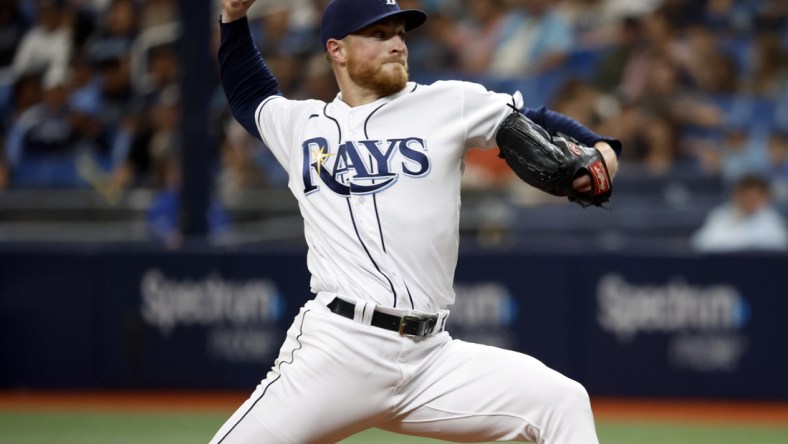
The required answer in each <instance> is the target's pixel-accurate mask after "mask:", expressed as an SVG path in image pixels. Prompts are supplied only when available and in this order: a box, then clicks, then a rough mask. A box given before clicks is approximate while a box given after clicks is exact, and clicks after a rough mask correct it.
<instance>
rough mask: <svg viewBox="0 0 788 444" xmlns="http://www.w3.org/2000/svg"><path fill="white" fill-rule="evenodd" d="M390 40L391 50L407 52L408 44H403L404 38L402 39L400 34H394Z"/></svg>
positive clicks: (401, 52)
mask: <svg viewBox="0 0 788 444" xmlns="http://www.w3.org/2000/svg"><path fill="white" fill-rule="evenodd" d="M391 42H392V46H391V52H397V53H400V54H407V53H408V46H407V45H406V44H405V39H403V38H402V36H401V35H395V36H394V37H393V38H392V39H391Z"/></svg>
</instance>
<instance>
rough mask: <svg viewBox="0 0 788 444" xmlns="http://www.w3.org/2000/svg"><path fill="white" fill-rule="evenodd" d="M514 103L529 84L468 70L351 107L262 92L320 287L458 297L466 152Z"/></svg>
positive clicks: (376, 295)
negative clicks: (473, 75) (492, 87)
mask: <svg viewBox="0 0 788 444" xmlns="http://www.w3.org/2000/svg"><path fill="white" fill-rule="evenodd" d="M435 105H440V107H436V106H435ZM507 105H509V106H515V107H517V108H518V109H519V108H521V107H522V105H523V103H522V97H521V95H520V93H519V92H518V93H515V94H514V95H509V94H499V93H493V92H489V91H487V90H486V89H485V88H484V87H482V86H481V85H477V84H474V83H468V82H458V81H447V82H437V83H435V84H432V85H421V84H416V83H408V85H407V87H406V88H405V89H404V90H403V91H402V92H400V93H398V94H395V95H392V96H388V97H384V98H382V99H379V100H377V101H375V102H373V103H369V104H366V105H363V106H358V107H353V108H351V107H350V106H348V105H347V104H346V103H345V102H343V101H342V99H341V94H340V95H339V96H337V98H336V99H335V100H334V101H333V102H331V103H328V104H326V103H325V102H322V101H317V100H306V101H294V100H288V99H285V98H283V97H280V96H272V97H269V98H268V99H266V100H265V101H263V102H262V103H261V104H260V105H259V107H258V108H257V111H256V114H255V120H256V123H257V127H258V130H259V132H260V134H261V136H262V139H263V141H264V142H265V144H266V145H267V146H268V147H269V148H270V149H271V150H272V152H273V153H274V155H275V156H276V158H277V160H278V161H279V163H281V164H282V166H283V167H284V168H285V169H286V170H287V172H288V174H289V187H290V189H291V190H292V192H293V194H294V195H295V197H296V199H297V200H298V203H299V206H300V210H301V214H302V215H303V218H304V221H305V235H306V241H307V245H308V247H309V253H308V257H307V264H308V267H309V271H310V272H311V274H312V281H311V289H312V291H313V292H314V293H318V292H321V291H322V292H330V293H336V294H340V295H344V296H346V297H348V298H352V299H356V300H366V301H370V302H374V303H376V304H378V305H382V306H388V307H396V308H403V309H413V310H418V311H423V312H436V311H438V310H440V309H445V308H446V307H447V306H448V305H450V304H452V303H453V302H454V291H453V288H452V281H453V278H454V270H455V266H456V262H457V249H458V241H459V211H460V177H461V175H462V169H463V157H464V154H465V151H466V149H468V148H470V147H480V148H485V147H490V146H493V145H494V144H495V140H494V138H495V133H496V129H497V127H498V126H499V124H500V123H501V121H502V120H503V119H504V118H505V117H506V116H507V115H508V114H509V113H511V112H512V109H511V108H510V107H509V106H507Z"/></svg>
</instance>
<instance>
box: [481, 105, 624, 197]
mask: <svg viewBox="0 0 788 444" xmlns="http://www.w3.org/2000/svg"><path fill="white" fill-rule="evenodd" d="M495 139H496V141H497V142H498V148H500V150H501V152H500V154H499V157H501V158H503V159H504V160H506V163H507V164H508V165H509V168H511V169H512V171H514V172H515V174H517V176H518V177H520V179H522V180H523V181H525V182H526V183H528V184H529V185H531V186H533V187H535V188H538V189H540V190H542V191H545V192H547V193H550V194H552V195H555V196H566V197H567V198H569V200H570V201H572V202H577V203H578V204H580V205H582V206H583V207H587V206H590V205H596V206H602V204H603V203H605V202H607V201H608V200H610V195H611V194H612V192H613V187H612V182H611V181H610V174H609V173H608V171H607V164H606V163H605V159H604V158H603V157H602V154H601V153H600V152H599V151H597V149H596V148H593V147H587V146H583V145H580V144H579V143H578V142H577V141H575V140H573V139H572V138H570V137H567V136H565V135H562V134H557V135H550V134H549V133H548V132H547V131H546V130H545V129H544V128H542V127H541V126H539V125H537V124H536V123H534V122H533V121H531V120H530V119H529V118H528V117H526V116H524V115H523V114H521V113H520V112H518V111H515V112H513V113H512V114H510V115H509V116H508V117H507V118H506V119H504V121H503V122H502V123H501V126H500V127H499V128H498V133H497V135H496V136H495ZM583 174H589V175H590V176H591V186H592V191H591V192H590V193H585V194H580V193H578V192H576V191H575V190H574V188H573V186H572V183H573V181H574V179H575V178H577V177H578V176H580V175H583Z"/></svg>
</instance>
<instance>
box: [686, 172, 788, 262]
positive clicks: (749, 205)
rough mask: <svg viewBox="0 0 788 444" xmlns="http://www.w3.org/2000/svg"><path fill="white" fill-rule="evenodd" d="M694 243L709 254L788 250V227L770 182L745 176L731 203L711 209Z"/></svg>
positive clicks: (734, 192) (694, 235)
mask: <svg viewBox="0 0 788 444" xmlns="http://www.w3.org/2000/svg"><path fill="white" fill-rule="evenodd" d="M691 242H692V246H693V247H694V248H695V250H697V251H700V252H707V253H708V252H719V253H721V252H734V251H753V250H772V251H786V250H788V228H786V221H785V219H784V218H783V216H782V215H781V214H780V212H779V211H777V210H776V209H775V208H774V206H773V204H772V199H771V191H770V188H769V182H768V181H767V180H766V179H764V178H762V177H760V176H757V175H746V176H744V177H742V179H740V180H739V182H738V183H737V184H736V187H735V189H734V191H733V195H732V197H731V200H730V202H727V203H725V204H722V205H720V206H718V207H717V208H715V209H714V210H712V211H711V213H710V214H709V215H708V217H707V218H706V221H705V222H704V224H703V226H702V227H701V228H700V229H699V230H698V231H697V232H695V234H693V236H692V239H691Z"/></svg>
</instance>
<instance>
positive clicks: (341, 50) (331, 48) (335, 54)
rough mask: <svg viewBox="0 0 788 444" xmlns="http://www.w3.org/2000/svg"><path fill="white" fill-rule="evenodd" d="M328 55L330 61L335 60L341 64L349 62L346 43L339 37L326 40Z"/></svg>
mask: <svg viewBox="0 0 788 444" xmlns="http://www.w3.org/2000/svg"><path fill="white" fill-rule="evenodd" d="M326 55H327V56H328V60H329V61H334V62H336V63H338V64H340V65H344V64H345V63H346V62H347V56H346V54H345V45H344V44H343V43H342V42H340V41H339V40H337V39H328V42H326Z"/></svg>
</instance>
